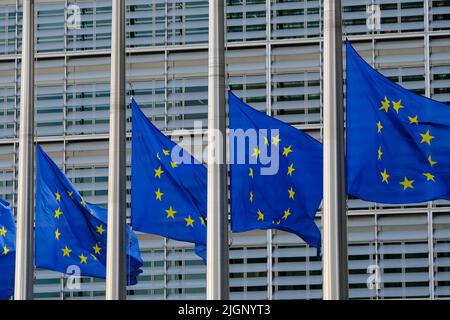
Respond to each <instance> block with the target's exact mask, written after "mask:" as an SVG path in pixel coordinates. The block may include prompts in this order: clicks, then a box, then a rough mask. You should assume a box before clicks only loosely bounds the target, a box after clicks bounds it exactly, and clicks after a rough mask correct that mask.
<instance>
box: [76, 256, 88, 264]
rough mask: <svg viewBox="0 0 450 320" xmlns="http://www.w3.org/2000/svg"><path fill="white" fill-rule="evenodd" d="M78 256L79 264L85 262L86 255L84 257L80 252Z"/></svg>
mask: <svg viewBox="0 0 450 320" xmlns="http://www.w3.org/2000/svg"><path fill="white" fill-rule="evenodd" d="M78 258H80V263H81V264H83V263H84V264H87V257H85V256H84V254H81V256H78Z"/></svg>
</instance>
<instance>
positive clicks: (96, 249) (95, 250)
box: [92, 243, 102, 257]
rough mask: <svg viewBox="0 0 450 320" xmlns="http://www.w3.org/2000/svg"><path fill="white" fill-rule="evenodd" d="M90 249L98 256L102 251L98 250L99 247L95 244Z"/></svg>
mask: <svg viewBox="0 0 450 320" xmlns="http://www.w3.org/2000/svg"><path fill="white" fill-rule="evenodd" d="M92 249H94V253H95V254H100V252H101V250H102V248H100V247H99V246H98V243H96V244H95V246H93V247H92ZM94 257H95V256H94Z"/></svg>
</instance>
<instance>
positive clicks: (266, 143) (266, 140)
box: [264, 137, 269, 145]
mask: <svg viewBox="0 0 450 320" xmlns="http://www.w3.org/2000/svg"><path fill="white" fill-rule="evenodd" d="M264 144H265V145H269V140H268V139H267V137H264Z"/></svg>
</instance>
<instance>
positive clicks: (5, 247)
mask: <svg viewBox="0 0 450 320" xmlns="http://www.w3.org/2000/svg"><path fill="white" fill-rule="evenodd" d="M8 252H9V249H8V247H7V246H6V245H4V246H3V255H4V256H6V255H7V254H8Z"/></svg>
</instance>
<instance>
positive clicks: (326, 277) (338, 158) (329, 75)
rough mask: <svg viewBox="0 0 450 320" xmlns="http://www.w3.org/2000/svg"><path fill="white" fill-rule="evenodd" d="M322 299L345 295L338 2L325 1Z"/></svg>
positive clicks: (345, 233) (343, 176)
mask: <svg viewBox="0 0 450 320" xmlns="http://www.w3.org/2000/svg"><path fill="white" fill-rule="evenodd" d="M323 44H324V48H323V63H324V66H323V76H324V80H323V82H324V87H323V112H324V120H323V127H324V129H323V150H324V154H323V298H324V299H326V300H334V299H347V298H348V275H347V216H346V189H345V156H344V152H345V149H344V148H345V147H344V110H343V101H342V100H343V91H342V82H343V81H342V22H341V1H340V0H324V39H323Z"/></svg>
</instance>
